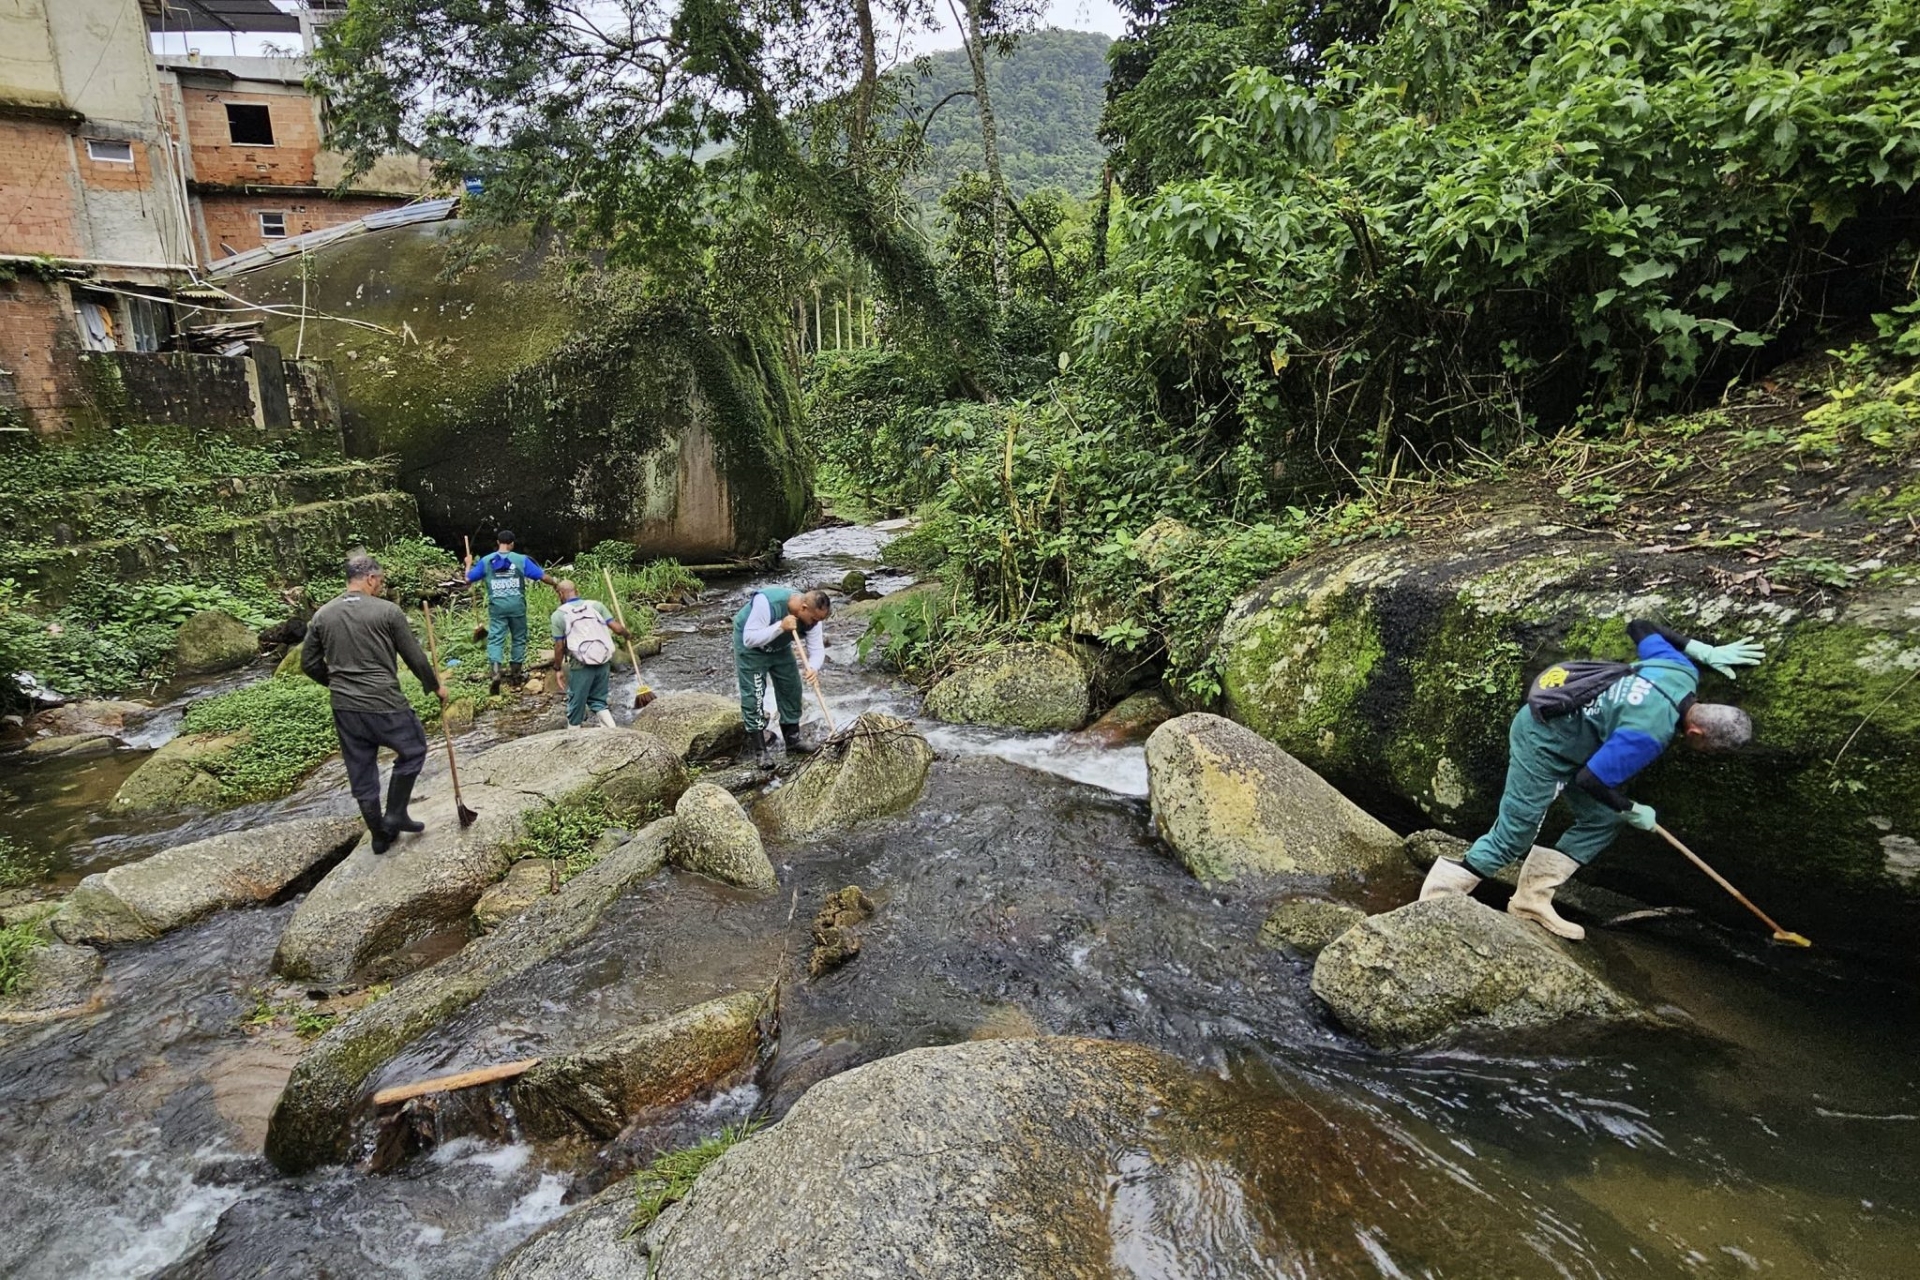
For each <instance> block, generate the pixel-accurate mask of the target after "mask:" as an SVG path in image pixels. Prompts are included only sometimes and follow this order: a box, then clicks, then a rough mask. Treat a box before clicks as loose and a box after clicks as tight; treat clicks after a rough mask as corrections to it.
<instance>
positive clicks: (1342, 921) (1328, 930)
mask: <svg viewBox="0 0 1920 1280" xmlns="http://www.w3.org/2000/svg"><path fill="white" fill-rule="evenodd" d="M1366 918H1367V913H1366V912H1364V911H1362V910H1361V909H1360V908H1358V907H1350V906H1348V905H1347V904H1346V903H1344V902H1329V901H1327V900H1326V899H1325V898H1288V899H1287V900H1286V901H1285V902H1282V903H1281V904H1280V905H1279V906H1277V907H1275V908H1274V909H1273V910H1272V911H1271V912H1269V913H1268V914H1267V918H1266V920H1265V921H1264V922H1262V924H1261V925H1260V942H1261V944H1262V945H1264V946H1269V947H1291V948H1292V949H1293V950H1295V951H1298V952H1300V953H1301V954H1302V955H1309V956H1311V955H1318V954H1319V953H1320V952H1321V951H1323V950H1325V949H1326V946H1327V944H1328V943H1330V942H1332V941H1333V940H1334V939H1335V938H1337V937H1339V936H1340V935H1341V934H1343V933H1345V932H1346V931H1347V930H1349V929H1351V928H1353V926H1355V925H1357V924H1359V923H1360V922H1361V921H1362V920H1365V919H1366Z"/></svg>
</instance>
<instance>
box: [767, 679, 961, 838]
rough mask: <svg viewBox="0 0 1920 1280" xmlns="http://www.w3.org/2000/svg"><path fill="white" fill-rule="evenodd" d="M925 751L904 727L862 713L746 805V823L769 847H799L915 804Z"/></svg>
mask: <svg viewBox="0 0 1920 1280" xmlns="http://www.w3.org/2000/svg"><path fill="white" fill-rule="evenodd" d="M932 766H933V748H932V747H930V746H928V745H927V740H926V738H925V737H924V736H923V735H922V734H921V733H919V732H918V731H917V730H916V729H914V727H913V726H912V725H911V724H908V723H907V722H906V721H905V720H899V719H896V718H895V717H893V716H889V715H885V714H883V713H881V712H878V711H869V712H867V713H866V714H865V715H862V716H861V717H860V718H859V719H858V720H856V721H854V722H853V724H852V726H850V727H849V728H848V729H847V730H846V731H845V732H844V733H843V734H841V735H840V736H838V737H836V738H835V739H834V740H833V741H831V742H829V743H827V744H825V745H823V746H822V747H821V748H820V750H819V751H817V752H816V753H814V755H813V756H812V757H811V758H809V759H808V760H807V762H806V763H805V764H804V765H802V766H801V767H800V769H799V770H798V771H797V772H795V773H794V775H793V776H792V777H790V778H788V779H787V782H786V785H785V786H783V787H781V788H780V789H779V790H778V791H775V792H774V793H773V794H771V795H769V796H766V797H764V798H763V799H761V800H760V802H759V803H758V804H756V805H754V808H753V820H754V822H755V823H756V824H757V825H758V826H759V827H760V829H761V830H762V831H764V832H766V834H767V835H768V836H770V837H772V838H773V839H776V840H805V839H809V838H811V837H813V836H816V835H819V834H820V833H822V832H825V831H831V830H833V829H835V828H836V827H846V826H851V825H852V824H854V823H856V822H862V821H865V820H866V819H868V818H878V817H882V816H884V815H886V814H889V813H898V812H899V811H900V810H902V809H905V808H906V807H907V806H909V805H911V804H912V803H913V802H914V801H915V800H917V799H919V798H920V789H921V787H923V786H925V785H926V781H927V770H928V769H930V768H932Z"/></svg>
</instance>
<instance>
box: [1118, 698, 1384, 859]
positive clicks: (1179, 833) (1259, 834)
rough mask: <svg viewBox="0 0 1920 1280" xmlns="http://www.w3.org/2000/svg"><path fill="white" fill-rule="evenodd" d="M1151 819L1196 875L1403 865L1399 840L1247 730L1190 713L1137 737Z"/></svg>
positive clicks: (1197, 713)
mask: <svg viewBox="0 0 1920 1280" xmlns="http://www.w3.org/2000/svg"><path fill="white" fill-rule="evenodd" d="M1147 777H1148V785H1149V789H1150V790H1149V796H1150V803H1151V805H1152V809H1153V820H1154V826H1155V827H1156V828H1157V829H1158V831H1159V832H1160V835H1161V838H1162V839H1164V840H1165V841H1166V842H1167V844H1168V845H1169V846H1171V847H1172V849H1173V851H1174V855H1175V856H1176V857H1177V858H1179V860H1180V862H1181V864H1182V865H1183V866H1185V867H1186V868H1187V869H1188V870H1189V871H1191V872H1193V874H1194V875H1195V876H1197V877H1199V878H1200V879H1202V880H1207V881H1227V880H1235V879H1241V878H1248V877H1255V878H1257V877H1263V876H1276V875H1287V874H1302V875H1316V876H1331V875H1341V874H1346V875H1355V876H1364V875H1366V874H1368V873H1370V872H1373V871H1376V870H1381V869H1384V868H1388V867H1399V866H1403V865H1404V864H1405V860H1404V858H1403V857H1402V855H1401V852H1400V838H1399V837H1398V836H1396V835H1394V834H1393V832H1391V831H1389V830H1388V829H1387V828H1386V827H1385V826H1383V825H1381V824H1380V823H1379V822H1377V821H1376V820H1374V819H1373V818H1372V817H1370V816H1368V814H1367V813H1366V812H1365V811H1364V810H1362V809H1361V808H1360V807H1359V806H1358V805H1356V804H1354V803H1353V802H1352V801H1351V800H1348V799H1347V798H1346V797H1345V796H1343V795H1341V794H1340V793H1339V792H1338V791H1336V790H1334V789H1333V787H1331V786H1330V785H1328V784H1327V783H1326V782H1325V781H1324V780H1323V779H1321V777H1320V776H1319V775H1318V774H1316V773H1314V772H1313V770H1311V769H1309V768H1307V767H1306V766H1305V765H1303V764H1301V763H1300V762H1299V761H1298V760H1295V759H1294V758H1293V757H1292V756H1290V755H1288V754H1287V753H1286V752H1284V751H1282V750H1280V748H1278V747H1276V746H1274V745H1273V744H1272V743H1270V742H1268V741H1266V740H1265V739H1264V738H1262V737H1260V736H1259V735H1258V734H1256V733H1254V732H1253V731H1252V730H1250V729H1247V728H1244V727H1243V726H1241V725H1237V724H1235V723H1233V722H1232V721H1231V720H1225V719H1222V718H1221V717H1219V716H1214V715H1207V714H1205V713H1203V712H1196V713H1193V714H1190V715H1184V716H1181V717H1179V718H1178V719H1174V720H1169V721H1167V722H1166V723H1165V724H1163V725H1161V726H1160V727H1159V728H1158V729H1155V730H1154V731H1153V735H1152V736H1151V737H1149V738H1148V739H1147Z"/></svg>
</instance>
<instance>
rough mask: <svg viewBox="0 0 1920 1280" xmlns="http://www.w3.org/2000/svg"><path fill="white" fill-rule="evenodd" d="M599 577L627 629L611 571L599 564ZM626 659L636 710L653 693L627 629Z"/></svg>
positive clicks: (630, 633) (615, 615) (621, 622)
mask: <svg viewBox="0 0 1920 1280" xmlns="http://www.w3.org/2000/svg"><path fill="white" fill-rule="evenodd" d="M600 577H601V579H602V580H603V581H604V582H605V583H606V584H607V598H608V599H609V600H611V601H613V616H614V617H616V618H618V619H619V620H620V629H621V630H622V631H627V611H626V610H625V609H622V608H621V607H620V593H619V592H618V591H616V590H614V587H613V572H612V571H611V570H610V569H608V568H607V566H605V565H601V566H600ZM627 661H628V662H631V663H632V664H633V705H634V709H635V710H638V709H639V708H641V707H644V706H646V705H647V704H648V703H649V702H652V701H653V699H654V696H655V695H654V692H653V687H652V686H651V685H649V684H647V683H646V682H645V681H643V680H642V679H641V678H640V659H639V658H637V657H635V656H634V652H633V632H631V631H627Z"/></svg>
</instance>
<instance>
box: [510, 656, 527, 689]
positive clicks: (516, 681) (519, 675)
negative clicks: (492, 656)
mask: <svg viewBox="0 0 1920 1280" xmlns="http://www.w3.org/2000/svg"><path fill="white" fill-rule="evenodd" d="M526 682H527V673H526V672H525V671H523V670H521V667H520V664H519V663H517V662H516V663H514V664H513V666H512V667H511V668H510V669H509V670H508V671H507V683H508V684H510V685H512V686H513V687H514V688H516V689H518V688H520V687H521V686H522V685H524V684H526Z"/></svg>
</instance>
